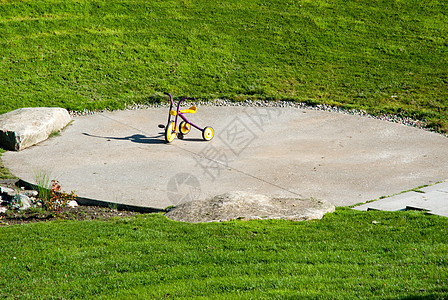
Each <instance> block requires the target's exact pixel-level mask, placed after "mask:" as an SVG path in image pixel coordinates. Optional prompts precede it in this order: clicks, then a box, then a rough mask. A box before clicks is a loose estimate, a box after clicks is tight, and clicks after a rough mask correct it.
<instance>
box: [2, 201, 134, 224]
mask: <svg viewBox="0 0 448 300" xmlns="http://www.w3.org/2000/svg"><path fill="white" fill-rule="evenodd" d="M138 214H141V212H133V211H126V210H117V209H112V208H106V207H98V206H77V207H74V208H69V207H67V208H64V209H62V210H61V211H60V212H58V213H56V214H53V213H51V212H49V211H45V210H41V211H39V210H31V211H28V210H26V211H11V210H8V211H7V212H6V213H4V214H0V226H7V225H16V224H27V223H35V222H47V221H54V220H78V221H84V220H107V219H109V218H113V217H119V218H122V217H131V216H135V215H138Z"/></svg>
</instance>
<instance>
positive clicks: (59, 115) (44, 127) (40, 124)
mask: <svg viewBox="0 0 448 300" xmlns="http://www.w3.org/2000/svg"><path fill="white" fill-rule="evenodd" d="M70 120H71V118H70V115H69V113H68V111H67V110H66V109H63V108H58V107H30V108H20V109H16V110H14V111H11V112H8V113H6V114H3V115H0V147H2V148H4V149H7V150H15V151H20V150H22V149H25V148H27V147H30V146H32V145H35V144H37V143H40V142H42V141H44V140H46V139H47V138H48V137H49V136H50V134H51V133H53V132H55V131H59V130H61V129H62V128H64V127H65V126H66V125H67V124H68V123H69V122H70Z"/></svg>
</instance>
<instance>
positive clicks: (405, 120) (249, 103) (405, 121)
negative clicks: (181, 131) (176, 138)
mask: <svg viewBox="0 0 448 300" xmlns="http://www.w3.org/2000/svg"><path fill="white" fill-rule="evenodd" d="M184 104H185V106H189V105H196V106H216V107H220V106H241V107H286V108H288V107H289V108H298V109H307V110H319V111H328V112H335V113H342V114H346V115H355V116H361V117H366V118H370V119H377V120H382V121H387V122H392V123H397V124H402V125H406V126H410V127H415V128H419V129H423V130H425V131H429V132H435V131H434V130H433V129H431V128H428V127H427V123H426V122H425V121H421V120H415V119H412V118H410V117H403V116H398V115H392V114H381V115H372V114H368V113H367V112H366V111H364V110H357V109H350V110H348V109H343V108H340V107H334V106H330V105H326V104H319V105H310V104H306V103H303V102H294V101H275V100H272V101H268V100H245V101H242V102H234V101H231V100H226V99H216V100H211V101H197V102H191V101H189V102H184ZM169 106H170V105H169V103H168V102H166V103H158V104H130V105H126V108H125V110H140V109H151V108H168V107H169ZM111 111H112V110H107V109H106V110H98V111H90V110H86V109H84V110H83V111H70V115H71V116H72V117H79V116H86V115H93V114H96V113H102V112H111ZM438 134H440V135H443V136H445V137H448V133H447V134H443V133H438Z"/></svg>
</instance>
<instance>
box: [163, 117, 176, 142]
mask: <svg viewBox="0 0 448 300" xmlns="http://www.w3.org/2000/svg"><path fill="white" fill-rule="evenodd" d="M175 137H176V126H175V124H174V121H171V122H169V123H168V125H167V126H166V127H165V141H166V142H167V143H171V142H172V141H173V140H174V138H175Z"/></svg>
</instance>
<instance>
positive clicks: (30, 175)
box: [2, 106, 448, 209]
mask: <svg viewBox="0 0 448 300" xmlns="http://www.w3.org/2000/svg"><path fill="white" fill-rule="evenodd" d="M167 117H168V108H155V109H145V110H131V111H116V112H105V113H97V114H94V115H88V116H81V117H74V118H73V122H72V123H71V125H70V126H68V127H67V128H66V129H65V130H64V131H62V132H61V134H60V136H58V137H56V138H52V139H48V140H46V141H44V142H42V143H40V144H38V145H36V146H34V147H31V148H28V149H25V150H23V151H20V152H14V151H8V152H6V153H4V154H3V155H2V160H3V162H4V164H5V166H6V167H8V168H9V169H10V170H11V172H12V173H13V174H14V175H16V176H18V177H19V178H21V179H23V180H25V181H28V182H30V183H34V180H35V178H34V177H35V173H36V171H37V172H40V173H42V172H47V173H48V174H49V175H50V178H52V179H53V178H55V179H57V180H59V182H60V183H61V186H62V189H63V190H64V191H67V192H70V191H71V190H74V191H76V194H77V195H79V196H80V197H85V198H91V199H96V200H102V201H111V202H117V203H123V204H128V205H135V206H143V207H152V208H159V209H164V208H166V207H168V206H172V205H176V204H178V203H180V202H182V201H186V200H188V199H190V200H203V199H208V198H211V197H214V196H216V195H220V194H225V193H228V192H232V191H244V192H248V193H254V194H262V195H268V196H272V197H274V198H301V199H307V198H312V197H313V198H316V199H319V200H324V201H327V202H329V203H331V204H333V205H335V206H348V205H353V204H357V203H364V202H366V201H369V200H373V199H378V198H380V197H381V196H388V195H394V194H398V193H400V192H402V191H404V190H410V189H413V188H415V187H418V186H422V185H429V184H434V183H436V182H439V181H441V180H445V179H447V178H448V138H446V137H445V136H442V135H439V134H436V133H432V132H427V131H424V130H421V129H417V128H412V127H408V126H404V125H400V124H396V123H390V122H386V121H381V120H377V119H372V118H367V117H362V116H355V115H347V114H341V113H332V112H324V111H317V110H306V109H299V108H266V107H209V106H199V107H198V112H197V113H196V114H194V115H189V116H187V117H188V118H189V119H190V120H191V121H193V122H194V123H195V124H197V125H199V126H212V127H213V128H214V129H215V137H214V138H213V140H211V141H210V142H205V141H203V140H202V136H201V132H200V131H198V130H196V129H195V128H192V129H191V132H190V133H189V134H188V135H187V136H185V139H184V140H179V139H175V140H174V141H173V142H172V143H171V144H165V142H164V138H163V129H159V128H158V127H157V125H158V124H165V123H166V121H167Z"/></svg>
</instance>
